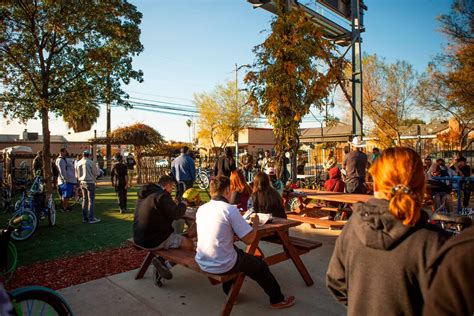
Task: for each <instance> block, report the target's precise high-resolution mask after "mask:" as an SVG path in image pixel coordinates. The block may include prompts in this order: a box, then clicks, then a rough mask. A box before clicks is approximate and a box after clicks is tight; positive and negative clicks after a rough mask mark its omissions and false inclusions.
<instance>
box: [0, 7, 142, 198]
mask: <svg viewBox="0 0 474 316" xmlns="http://www.w3.org/2000/svg"><path fill="white" fill-rule="evenodd" d="M0 17H1V18H2V20H3V21H2V22H3V24H2V31H3V33H2V45H1V46H0V52H1V54H2V57H3V63H2V65H1V66H0V67H1V71H2V73H3V84H4V90H3V91H2V94H1V97H0V110H1V111H2V112H3V114H4V116H6V117H7V116H8V117H10V118H12V119H18V120H20V121H22V122H26V121H27V120H29V119H36V118H40V119H41V121H42V131H43V137H44V141H43V154H44V158H43V159H44V161H45V163H44V164H43V166H44V168H45V170H44V172H45V179H46V181H47V189H48V191H49V192H51V181H50V179H51V164H50V163H49V162H50V128H49V116H50V115H57V116H62V117H63V118H64V120H65V121H66V122H68V123H69V125H70V127H73V128H74V129H75V130H78V129H79V130H82V129H84V128H87V127H89V128H90V126H91V125H92V124H93V123H94V122H95V121H96V119H97V117H98V115H99V107H100V104H101V103H102V102H112V101H114V102H116V103H118V104H125V105H126V102H125V99H126V98H127V97H128V96H127V95H126V93H125V92H123V91H122V89H121V83H125V84H128V83H129V81H130V80H131V79H135V80H138V81H141V80H142V72H141V71H136V70H134V69H133V68H132V57H133V56H134V55H136V54H139V53H140V52H141V51H142V50H143V46H142V45H141V43H140V40H139V35H140V29H139V24H140V22H141V17H142V15H141V13H140V12H138V11H137V10H136V7H135V6H133V5H131V4H129V3H128V2H127V1H126V0H113V1H86V2H83V1H46V0H43V1H41V0H38V1H29V0H15V1H10V2H9V3H8V4H4V5H2V7H1V8H0Z"/></svg>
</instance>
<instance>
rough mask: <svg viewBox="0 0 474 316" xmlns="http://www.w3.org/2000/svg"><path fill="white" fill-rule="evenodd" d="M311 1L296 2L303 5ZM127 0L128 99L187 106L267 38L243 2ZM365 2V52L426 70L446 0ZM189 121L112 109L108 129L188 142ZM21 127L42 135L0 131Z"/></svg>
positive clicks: (264, 21) (101, 127)
mask: <svg viewBox="0 0 474 316" xmlns="http://www.w3.org/2000/svg"><path fill="white" fill-rule="evenodd" d="M312 1H313V0H307V1H304V0H302V1H301V0H300V2H301V3H307V2H312ZM129 2H131V3H132V4H134V5H135V6H136V7H137V9H138V10H139V11H140V12H142V14H143V18H142V23H141V26H140V28H141V31H142V34H141V42H142V44H143V46H144V51H143V52H142V53H141V54H140V55H139V56H137V57H135V58H134V67H135V68H136V69H141V70H143V72H144V82H143V83H136V82H132V83H130V84H129V85H128V86H125V85H124V90H125V91H126V92H128V93H129V94H130V96H131V97H133V98H140V99H144V100H150V101H143V102H148V103H151V102H152V101H159V102H169V103H174V104H180V105H191V106H192V105H193V95H194V94H196V93H203V92H211V91H212V90H213V89H214V88H215V87H216V86H217V85H219V84H223V83H224V82H225V81H226V80H235V71H234V68H235V64H238V65H244V64H250V63H252V62H253V61H254V55H253V53H252V48H253V47H254V46H255V45H258V44H260V43H262V42H263V41H264V39H265V37H266V36H267V35H268V30H269V29H270V21H271V18H272V14H271V13H269V12H266V11H264V10H262V9H253V8H252V5H250V4H249V3H247V2H246V1H245V0H179V1H178V0H129ZM365 3H366V5H367V6H368V11H367V12H366V14H365V16H364V24H365V28H366V31H365V33H363V35H362V39H363V43H362V51H363V52H364V53H369V54H374V53H375V54H377V55H379V56H381V57H384V58H385V59H386V61H387V62H395V61H396V60H406V61H408V62H409V63H411V64H412V65H413V66H414V68H415V69H416V70H417V71H418V72H423V71H424V69H425V68H426V66H427V65H428V63H429V62H430V60H431V59H432V58H433V57H434V56H435V55H436V54H439V53H441V52H442V50H443V47H444V45H446V39H445V38H444V36H443V35H442V34H441V33H439V32H438V31H437V29H438V28H439V23H438V22H437V20H436V17H437V16H438V15H439V14H442V13H447V12H449V8H450V5H451V0H366V1H365ZM264 30H267V32H265V31H264ZM262 31H263V32H262ZM238 75H239V87H240V86H241V88H244V84H243V83H242V77H243V76H244V71H243V70H241V71H239V73H238ZM336 111H337V110H336ZM334 114H335V115H341V114H340V113H337V112H336V113H334ZM189 118H190V117H189V116H172V115H168V114H160V113H151V112H148V111H142V110H137V109H131V110H125V109H122V108H115V107H114V108H112V129H114V128H116V127H120V126H125V125H129V124H132V123H135V122H142V123H145V124H148V125H150V126H152V127H153V128H155V129H156V130H158V131H159V132H160V133H161V134H162V135H163V136H164V137H165V139H167V140H181V141H189V138H190V134H192V133H193V132H194V131H193V128H191V130H190V129H188V127H187V125H186V120H188V119H189ZM193 121H194V122H196V121H197V119H196V118H193ZM105 127H106V120H105V109H102V110H101V115H100V117H99V119H98V121H97V123H96V124H95V125H94V126H93V127H92V130H94V129H95V130H97V134H98V135H99V136H105ZM303 127H319V124H318V123H314V122H313V123H304V124H303ZM25 128H27V129H28V131H30V132H39V133H40V134H41V123H40V121H39V120H32V121H29V122H28V123H27V125H26V126H25V125H23V124H19V123H18V122H8V124H7V120H5V119H4V118H1V119H0V134H19V133H20V132H21V131H22V130H24V129H25ZM50 128H51V134H53V135H58V134H63V135H64V134H68V133H72V134H73V131H72V130H68V129H67V126H66V124H65V123H64V122H63V121H62V119H61V118H55V117H54V116H53V117H51V119H50ZM92 130H91V132H90V133H92ZM72 136H74V134H73V135H72ZM191 137H192V136H191Z"/></svg>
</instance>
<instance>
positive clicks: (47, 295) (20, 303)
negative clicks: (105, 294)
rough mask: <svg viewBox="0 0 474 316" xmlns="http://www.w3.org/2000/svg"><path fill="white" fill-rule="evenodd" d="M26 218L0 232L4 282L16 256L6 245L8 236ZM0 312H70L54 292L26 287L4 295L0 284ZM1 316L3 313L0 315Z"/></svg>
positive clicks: (8, 277)
mask: <svg viewBox="0 0 474 316" xmlns="http://www.w3.org/2000/svg"><path fill="white" fill-rule="evenodd" d="M27 219H28V217H27V216H20V217H15V218H13V219H11V220H10V221H9V222H8V224H7V226H6V227H5V228H4V229H2V230H0V253H1V254H2V256H1V257H0V276H1V277H2V278H3V279H4V280H5V282H8V281H9V280H10V279H11V277H12V276H13V273H14V272H15V270H16V266H17V256H18V255H17V252H16V248H15V245H14V244H13V243H12V242H11V241H10V238H11V235H12V233H13V232H14V231H15V229H17V227H18V226H19V225H21V223H22V222H23V220H27ZM0 312H5V313H6V314H7V315H61V316H62V315H73V313H72V310H71V308H70V307H69V305H68V304H67V302H66V301H65V300H64V298H63V297H61V296H60V295H59V294H58V293H56V292H55V291H53V290H51V289H49V288H47V287H43V286H26V287H22V288H19V289H15V290H13V291H12V292H10V293H8V292H7V291H6V290H5V288H4V287H3V284H2V283H0ZM2 315H3V313H2Z"/></svg>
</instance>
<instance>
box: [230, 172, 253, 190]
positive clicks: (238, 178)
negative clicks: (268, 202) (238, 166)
mask: <svg viewBox="0 0 474 316" xmlns="http://www.w3.org/2000/svg"><path fill="white" fill-rule="evenodd" d="M230 190H231V191H236V192H239V193H247V194H248V195H250V194H252V189H251V188H250V186H249V185H248V184H247V181H245V177H244V174H243V173H242V171H241V170H234V171H232V172H231V173H230Z"/></svg>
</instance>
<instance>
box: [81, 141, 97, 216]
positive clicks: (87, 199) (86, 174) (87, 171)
mask: <svg viewBox="0 0 474 316" xmlns="http://www.w3.org/2000/svg"><path fill="white" fill-rule="evenodd" d="M90 156H91V152H90V151H89V150H86V151H84V154H83V157H82V159H81V160H80V161H79V162H78V163H77V164H76V175H77V178H78V180H79V183H80V185H81V190H82V196H83V199H82V221H83V222H84V223H89V224H95V223H99V222H100V219H98V218H96V217H95V216H94V202H95V179H96V177H97V167H96V166H95V165H94V163H93V162H92V160H91V159H90Z"/></svg>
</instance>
